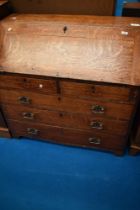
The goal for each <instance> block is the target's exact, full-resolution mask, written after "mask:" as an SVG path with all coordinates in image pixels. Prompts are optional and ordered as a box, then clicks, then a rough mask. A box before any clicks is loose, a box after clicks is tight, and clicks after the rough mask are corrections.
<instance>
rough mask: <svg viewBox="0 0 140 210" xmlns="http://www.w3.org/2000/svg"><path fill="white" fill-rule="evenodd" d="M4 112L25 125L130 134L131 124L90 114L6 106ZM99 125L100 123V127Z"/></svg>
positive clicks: (9, 117) (11, 118) (7, 116)
mask: <svg viewBox="0 0 140 210" xmlns="http://www.w3.org/2000/svg"><path fill="white" fill-rule="evenodd" d="M3 111H4V113H5V116H6V119H8V120H9V119H10V120H18V121H21V122H24V123H26V122H27V123H30V122H31V123H41V124H47V125H52V126H59V127H64V128H73V129H82V130H89V131H93V132H98V133H111V134H114V133H117V135H121V136H126V135H127V133H128V126H129V122H127V121H119V120H108V119H106V118H103V117H101V116H92V115H90V114H79V113H68V112H64V111H49V110H39V109H36V108H28V107H25V106H20V105H18V106H15V105H14V106H13V105H9V106H6V105H4V106H3ZM95 123H96V124H97V125H96V124H95ZM98 123H100V126H99V125H98ZM95 125H96V126H97V127H96V126H95Z"/></svg>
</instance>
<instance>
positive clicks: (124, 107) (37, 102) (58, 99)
mask: <svg viewBox="0 0 140 210" xmlns="http://www.w3.org/2000/svg"><path fill="white" fill-rule="evenodd" d="M21 97H26V98H27V99H28V100H29V103H28V104H25V105H24V106H27V107H32V108H33V107H37V108H39V109H47V110H58V111H65V112H70V113H81V114H82V113H84V114H92V115H93V116H98V115H99V116H100V115H101V116H104V117H108V118H113V119H120V120H130V119H131V117H132V114H133V112H134V109H135V105H132V104H129V103H128V104H123V103H113V102H109V101H104V100H101V99H98V98H96V99H95V98H94V99H92V100H85V99H80V98H77V99H75V100H74V98H70V97H65V96H61V95H56V96H55V95H42V94H39V93H35V92H30V91H24V90H4V89H0V103H1V104H10V105H11V104H13V105H18V104H21V101H20V98H21ZM22 105H23V104H22ZM96 105H98V106H102V107H103V108H104V112H103V113H102V114H101V113H97V114H96V113H93V111H92V107H93V106H96Z"/></svg>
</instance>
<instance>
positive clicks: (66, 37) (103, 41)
mask: <svg viewBox="0 0 140 210" xmlns="http://www.w3.org/2000/svg"><path fill="white" fill-rule="evenodd" d="M131 24H133V25H131ZM138 24H139V19H137V18H125V17H94V16H58V15H16V14H15V15H13V16H10V17H9V18H7V19H5V20H4V21H2V22H1V27H0V28H1V34H2V35H1V41H2V47H1V50H0V54H1V57H0V69H1V71H6V72H15V73H24V74H33V75H44V76H52V77H58V78H71V79H81V80H90V81H98V82H110V83H118V84H128V85H140V70H139V66H140V63H139V55H140V50H139V49H140V48H139V46H140V38H139V37H140V27H136V26H135V25H138ZM64 29H66V31H65V30H64ZM29 46H30V47H29Z"/></svg>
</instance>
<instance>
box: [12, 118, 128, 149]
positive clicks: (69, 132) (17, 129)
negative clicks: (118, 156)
mask: <svg viewBox="0 0 140 210" xmlns="http://www.w3.org/2000/svg"><path fill="white" fill-rule="evenodd" d="M9 126H10V129H11V131H12V134H13V136H14V137H28V138H33V139H41V140H50V141H52V142H56V143H63V144H67V145H77V146H83V147H89V148H103V149H110V150H111V149H112V150H113V149H114V150H115V149H116V150H117V149H118V150H119V149H124V147H125V145H126V139H125V138H122V137H120V136H116V135H107V134H102V135H101V134H97V133H94V134H93V132H85V131H82V130H75V129H66V128H61V127H52V126H47V125H41V124H35V123H23V122H20V121H13V120H10V121H9Z"/></svg>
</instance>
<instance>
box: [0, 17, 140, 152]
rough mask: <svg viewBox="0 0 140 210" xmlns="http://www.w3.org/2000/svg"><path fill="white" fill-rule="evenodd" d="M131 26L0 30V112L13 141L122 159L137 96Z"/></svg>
mask: <svg viewBox="0 0 140 210" xmlns="http://www.w3.org/2000/svg"><path fill="white" fill-rule="evenodd" d="M139 26H140V21H139V19H138V18H126V17H122V18H121V17H97V16H70V15H37V14H36V15H33V14H32V15H31V14H13V15H11V16H9V17H7V18H5V19H4V20H2V21H1V22H0V72H1V73H0V104H1V107H2V111H3V113H4V116H5V119H6V121H7V124H8V126H9V129H10V131H11V133H12V136H13V137H22V136H23V137H28V138H33V139H40V140H48V141H52V142H56V143H63V144H67V145H73V146H74V145H75V146H82V147H87V148H97V149H103V150H107V151H112V152H114V153H116V154H123V152H124V150H125V148H126V147H127V145H128V140H129V136H130V133H131V127H132V124H133V119H134V116H135V112H136V108H137V106H138V101H139V93H140V89H139V86H140V27H139Z"/></svg>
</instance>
